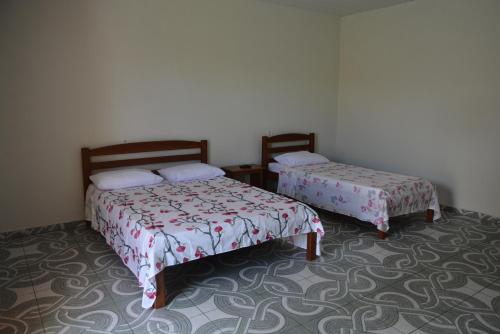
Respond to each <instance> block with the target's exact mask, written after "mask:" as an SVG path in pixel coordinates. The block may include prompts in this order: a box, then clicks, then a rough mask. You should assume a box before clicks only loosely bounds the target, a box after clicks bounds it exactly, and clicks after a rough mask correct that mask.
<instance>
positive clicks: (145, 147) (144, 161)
mask: <svg viewBox="0 0 500 334" xmlns="http://www.w3.org/2000/svg"><path fill="white" fill-rule="evenodd" d="M187 149H199V150H200V152H199V153H194V154H177V155H161V156H155V157H148V158H135V159H122V160H108V161H98V162H93V161H92V158H93V157H98V156H111V155H120V154H134V153H146V152H165V151H176V150H187ZM194 160H198V161H201V162H204V163H207V162H208V142H207V141H206V140H201V141H187V140H163V141H148V142H138V143H127V144H119V145H111V146H103V147H98V148H93V149H90V148H88V147H84V148H82V174H83V192H84V197H85V193H86V191H87V188H88V186H89V185H90V178H89V177H90V175H91V174H92V172H93V171H95V170H102V169H109V168H118V167H129V166H139V165H151V164H159V163H167V162H177V161H194Z"/></svg>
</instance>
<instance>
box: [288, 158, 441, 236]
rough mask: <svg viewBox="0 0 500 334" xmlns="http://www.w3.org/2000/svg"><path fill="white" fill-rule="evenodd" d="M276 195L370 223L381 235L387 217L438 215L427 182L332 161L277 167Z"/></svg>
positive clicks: (433, 191) (435, 202) (435, 203)
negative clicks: (420, 213) (427, 213)
mask: <svg viewBox="0 0 500 334" xmlns="http://www.w3.org/2000/svg"><path fill="white" fill-rule="evenodd" d="M278 193H280V194H284V195H286V196H289V197H292V198H295V199H297V200H299V201H302V202H304V203H308V204H310V205H313V206H315V207H318V208H322V209H325V210H328V211H331V212H336V213H340V214H344V215H348V216H351V217H355V218H358V219H360V220H363V221H368V222H371V223H372V224H374V225H376V227H377V229H378V230H379V231H382V232H386V231H388V230H389V217H394V216H399V215H404V214H409V213H414V212H420V211H425V210H427V209H432V210H434V220H436V219H439V218H440V216H441V213H440V209H439V203H438V198H437V194H436V189H435V188H434V186H433V185H432V184H431V183H430V182H429V181H427V180H425V179H422V178H418V177H411V176H405V175H399V174H393V173H387V172H382V171H377V170H373V169H367V168H363V167H358V166H352V165H346V164H341V163H336V162H329V163H322V164H315V165H308V166H299V167H285V166H283V165H281V167H280V171H279V181H278Z"/></svg>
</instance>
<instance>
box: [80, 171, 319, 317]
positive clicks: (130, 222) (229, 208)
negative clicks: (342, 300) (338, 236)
mask: <svg viewBox="0 0 500 334" xmlns="http://www.w3.org/2000/svg"><path fill="white" fill-rule="evenodd" d="M86 218H87V219H88V220H90V221H91V223H92V227H93V228H94V229H96V230H97V231H99V232H100V233H101V234H102V235H103V236H104V238H105V239H106V242H107V243H108V244H109V245H110V246H111V247H112V248H113V249H114V250H115V251H116V253H117V254H118V255H119V256H120V257H121V258H122V260H123V262H124V263H125V265H126V266H127V267H128V268H129V269H130V270H131V271H132V272H133V273H134V274H135V275H136V277H137V278H138V281H139V284H140V285H141V286H142V287H143V288H144V293H143V299H142V306H143V307H144V308H149V307H151V306H152V305H153V303H154V300H155V299H156V282H155V275H156V274H158V273H159V272H160V271H161V270H163V269H164V268H165V267H167V266H171V265H176V264H179V263H183V262H187V261H191V260H196V259H199V258H201V257H204V256H209V255H214V254H220V253H224V252H228V251H231V250H234V249H238V248H243V247H247V246H251V245H255V244H259V243H261V242H264V241H267V240H272V239H275V238H291V241H292V242H294V244H295V245H297V246H299V247H302V248H306V245H307V241H306V239H307V238H306V236H307V233H309V232H317V233H318V240H317V248H316V253H317V254H318V255H319V254H320V253H319V252H320V243H319V241H320V239H321V237H322V235H323V234H324V230H323V226H322V224H321V221H320V219H319V217H318V216H317V214H316V212H315V211H314V210H312V209H311V208H309V207H308V206H307V205H305V204H303V203H300V202H297V201H294V200H290V199H289V198H286V197H284V196H280V195H277V194H274V193H271V192H267V191H265V190H262V189H260V188H255V187H251V186H249V185H247V184H244V183H241V182H239V181H236V180H232V179H228V178H225V177H217V178H214V179H211V180H204V181H193V182H186V183H178V184H175V185H172V184H169V183H167V182H163V183H160V184H156V185H151V186H142V187H134V188H127V189H120V190H114V191H102V190H99V189H97V188H96V187H94V186H93V185H91V186H90V187H89V188H88V190H87V197H86Z"/></svg>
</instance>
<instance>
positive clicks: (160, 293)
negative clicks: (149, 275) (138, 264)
mask: <svg viewBox="0 0 500 334" xmlns="http://www.w3.org/2000/svg"><path fill="white" fill-rule="evenodd" d="M155 279H156V300H155V303H154V305H153V308H155V309H159V308H162V307H164V306H165V305H166V303H167V291H165V270H162V271H160V272H159V273H158V274H156V276H155Z"/></svg>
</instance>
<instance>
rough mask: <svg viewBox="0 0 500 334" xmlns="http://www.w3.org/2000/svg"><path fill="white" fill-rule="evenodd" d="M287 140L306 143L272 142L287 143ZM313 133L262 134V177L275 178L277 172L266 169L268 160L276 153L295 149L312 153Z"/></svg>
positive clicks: (270, 160) (271, 160) (313, 144)
mask: <svg viewBox="0 0 500 334" xmlns="http://www.w3.org/2000/svg"><path fill="white" fill-rule="evenodd" d="M289 142H306V144H300V145H288V146H274V147H273V145H274V144H279V143H289ZM314 146H315V141H314V133H309V134H304V133H284V134H281V135H277V136H272V137H268V136H263V137H262V167H263V168H264V179H265V180H268V179H271V180H272V179H277V178H278V174H277V173H274V172H271V171H270V170H269V169H268V165H269V163H270V162H273V161H274V159H273V155H274V154H277V153H287V152H296V151H309V152H311V153H314Z"/></svg>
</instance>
